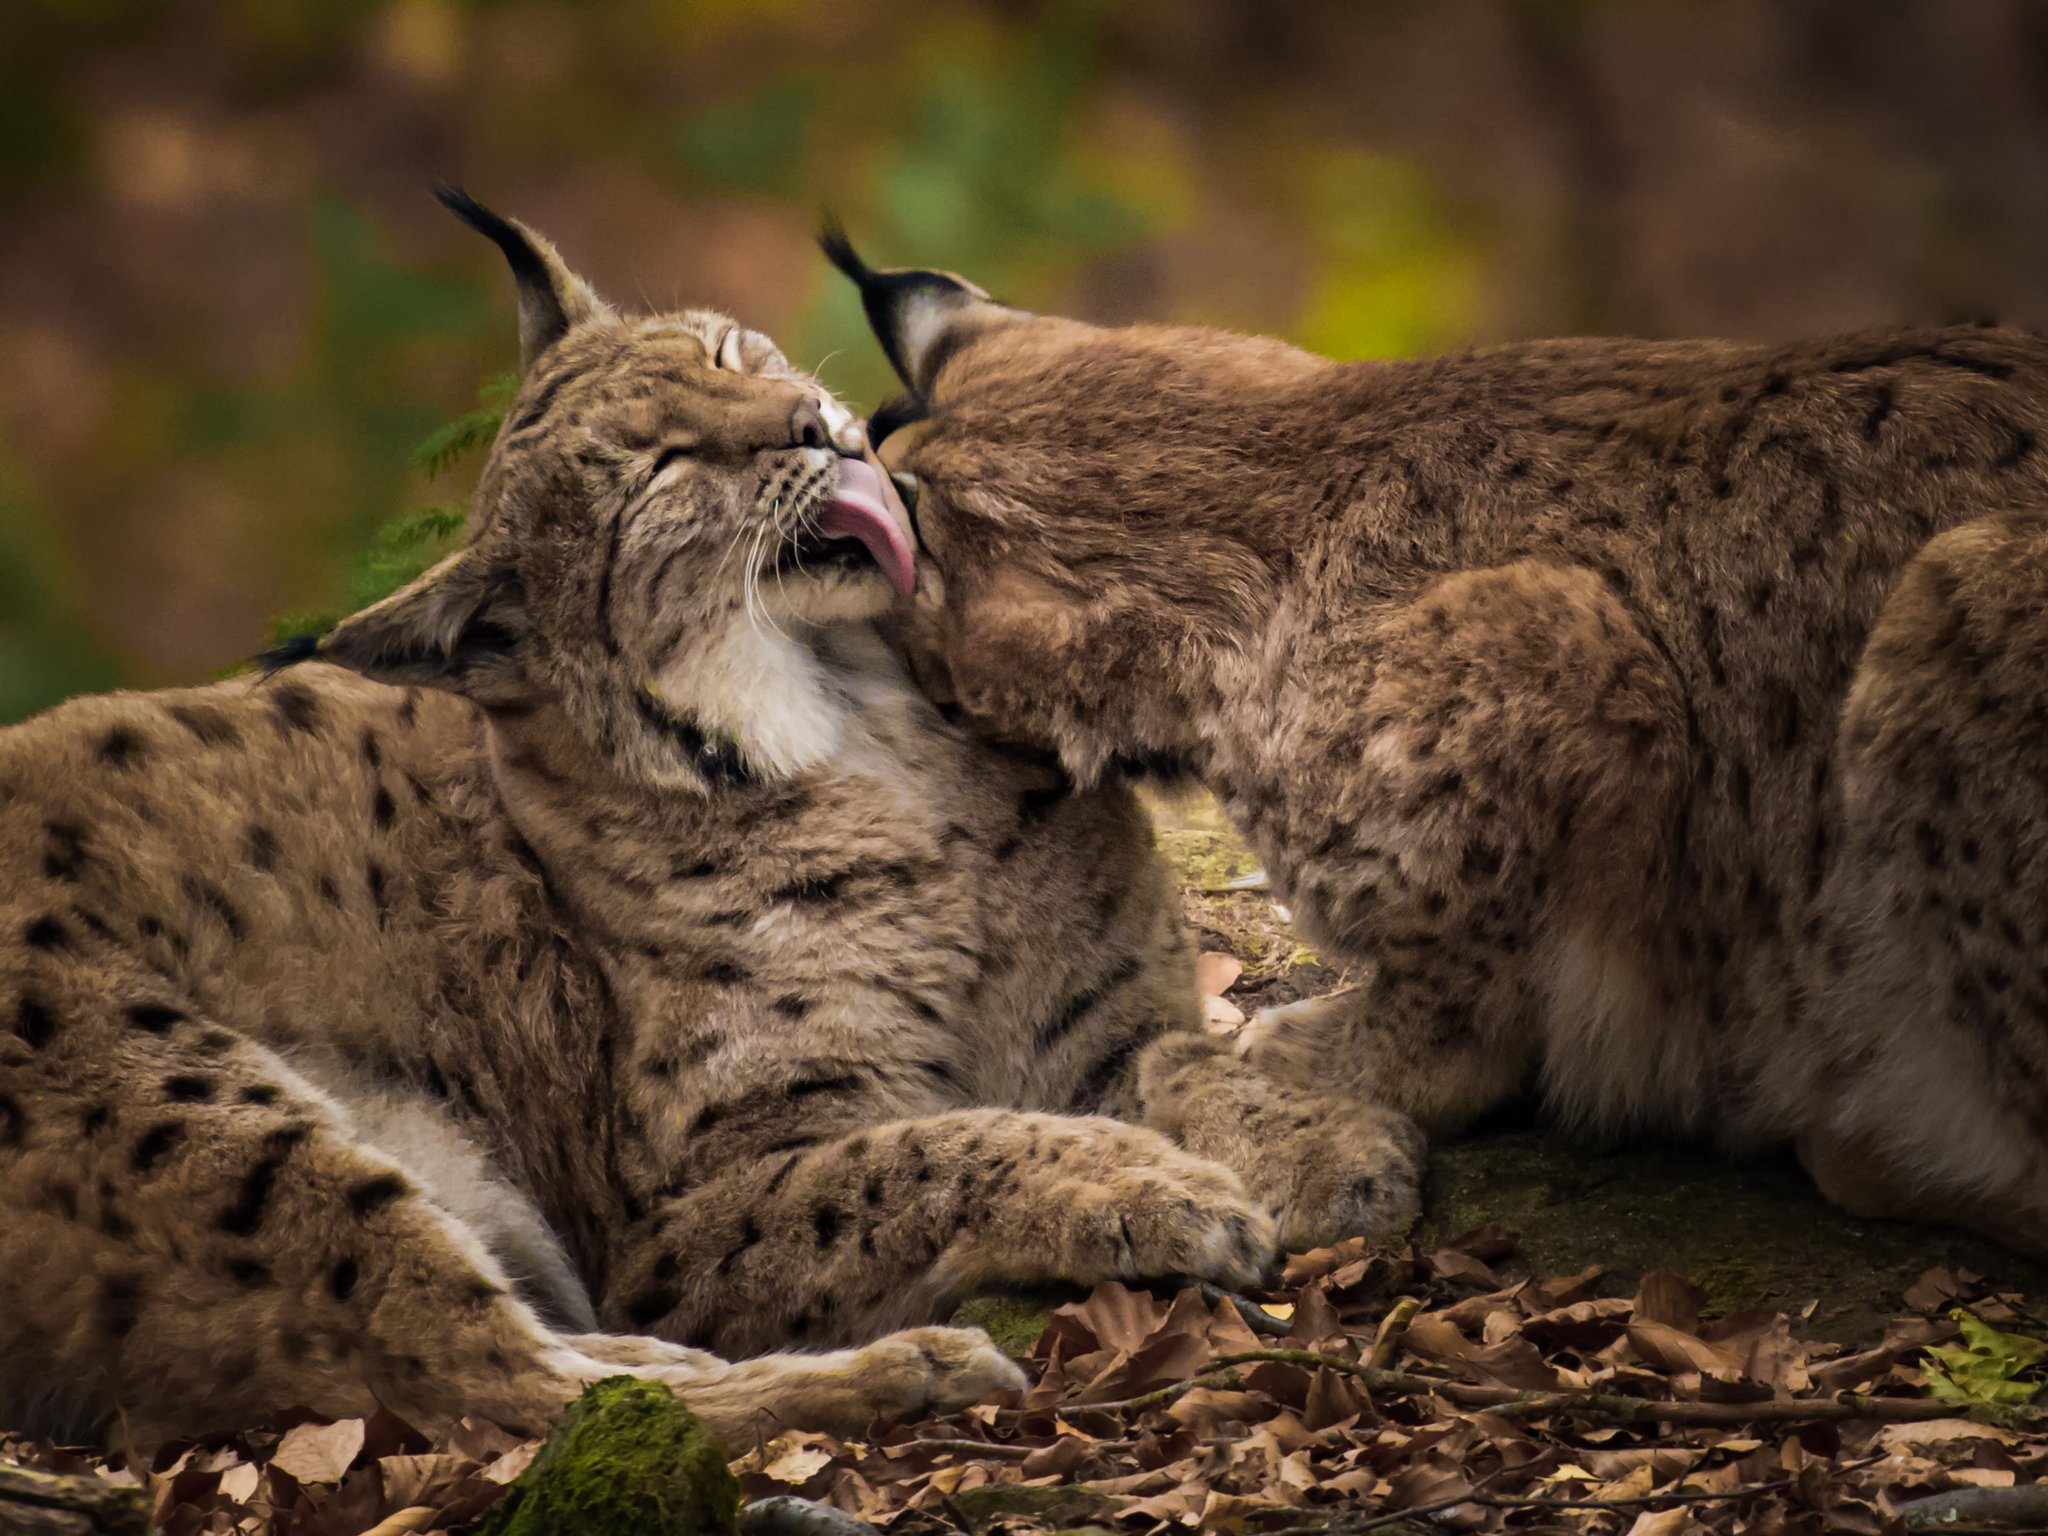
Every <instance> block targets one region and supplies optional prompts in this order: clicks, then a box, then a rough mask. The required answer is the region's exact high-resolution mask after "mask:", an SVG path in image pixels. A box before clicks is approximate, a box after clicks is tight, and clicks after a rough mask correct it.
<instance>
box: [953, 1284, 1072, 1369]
mask: <svg viewBox="0 0 2048 1536" xmlns="http://www.w3.org/2000/svg"><path fill="white" fill-rule="evenodd" d="M1056 1305H1057V1303H1055V1302H1047V1301H1040V1300H1037V1299H1034V1298H1030V1297H1021V1296H976V1297H975V1298H974V1299H973V1300H971V1301H966V1302H962V1303H961V1305H960V1310H959V1311H957V1312H955V1313H954V1314H953V1316H952V1318H951V1322H952V1324H953V1326H954V1327H956V1328H982V1329H986V1330H987V1332H988V1336H989V1337H990V1338H992V1339H994V1340H995V1341H996V1347H997V1348H999V1349H1001V1350H1002V1351H1003V1352H1004V1353H1005V1354H1011V1355H1021V1354H1023V1353H1024V1352H1025V1351H1026V1350H1028V1349H1030V1348H1031V1346H1032V1345H1034V1344H1036V1343H1037V1342H1038V1336H1039V1335H1040V1334H1041V1333H1043V1332H1045V1325H1046V1324H1047V1323H1048V1322H1050V1321H1051V1320H1052V1309H1053V1307H1054V1306H1056Z"/></svg>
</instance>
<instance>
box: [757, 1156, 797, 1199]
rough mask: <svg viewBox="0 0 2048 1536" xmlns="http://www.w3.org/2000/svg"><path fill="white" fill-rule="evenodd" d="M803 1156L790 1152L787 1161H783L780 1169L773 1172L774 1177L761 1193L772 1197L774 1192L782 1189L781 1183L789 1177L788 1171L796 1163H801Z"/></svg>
mask: <svg viewBox="0 0 2048 1536" xmlns="http://www.w3.org/2000/svg"><path fill="white" fill-rule="evenodd" d="M803 1156H804V1155H803V1153H801V1152H792V1153H791V1154H790V1155H789V1158H788V1160H787V1161H785V1162H784V1163H783V1165H782V1166H781V1167H780V1168H778V1169H776V1170H775V1177H773V1178H772V1179H770V1180H769V1181H768V1187H767V1189H766V1190H764V1191H763V1193H764V1194H770V1195H772V1194H774V1193H775V1191H776V1190H778V1189H780V1188H782V1181H783V1180H784V1179H786V1178H788V1177H789V1171H790V1169H792V1168H794V1167H795V1166H796V1165H797V1164H798V1163H800V1162H802V1161H803Z"/></svg>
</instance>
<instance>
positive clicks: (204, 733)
mask: <svg viewBox="0 0 2048 1536" xmlns="http://www.w3.org/2000/svg"><path fill="white" fill-rule="evenodd" d="M170 716H171V718H172V719H173V720H175V721H177V722H178V724H180V725H182V726H183V727H185V729H186V730H188V731H190V732H191V733H192V734H193V735H194V736H197V737H198V738H199V739H200V740H201V741H202V742H204V743H205V744H206V745H207V746H209V747H238V746H240V745H241V744H242V733H241V732H240V731H238V730H236V729H235V723H234V721H232V720H230V719H229V718H228V716H227V713H226V712H225V711H224V710H219V709H216V708H214V707H213V706H212V705H211V704H173V705H172V706H171V707H170Z"/></svg>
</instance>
